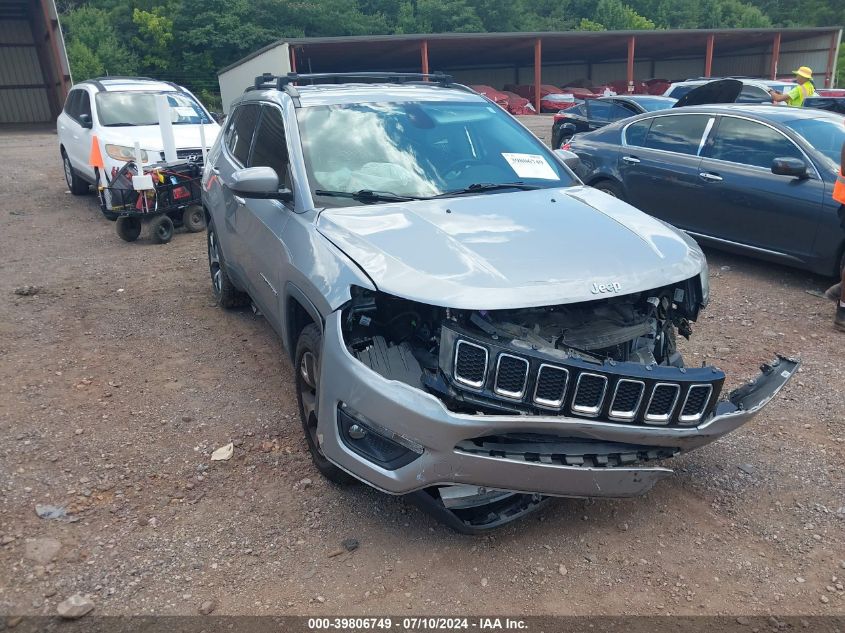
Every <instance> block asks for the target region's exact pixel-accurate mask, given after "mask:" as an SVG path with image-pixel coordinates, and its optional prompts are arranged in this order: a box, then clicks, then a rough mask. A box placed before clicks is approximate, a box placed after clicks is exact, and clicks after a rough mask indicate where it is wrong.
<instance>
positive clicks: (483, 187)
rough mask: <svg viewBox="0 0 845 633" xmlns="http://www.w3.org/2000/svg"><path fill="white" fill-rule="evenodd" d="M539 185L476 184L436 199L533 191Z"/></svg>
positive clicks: (510, 183)
mask: <svg viewBox="0 0 845 633" xmlns="http://www.w3.org/2000/svg"><path fill="white" fill-rule="evenodd" d="M539 188H540V187H538V186H537V185H527V184H525V183H524V182H476V183H473V184H471V185H469V186H468V187H464V188H463V189H455V190H453V191H446V192H445V193H441V194H440V195H437V196H434V197H435V198H449V197H451V196H460V195H462V194H465V193H481V192H483V191H495V190H496V189H521V190H523V191H531V190H533V189H539Z"/></svg>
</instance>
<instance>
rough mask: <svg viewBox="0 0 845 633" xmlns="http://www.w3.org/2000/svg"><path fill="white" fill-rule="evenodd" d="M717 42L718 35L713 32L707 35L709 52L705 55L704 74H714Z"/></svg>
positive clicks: (706, 75)
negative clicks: (714, 51) (714, 54)
mask: <svg viewBox="0 0 845 633" xmlns="http://www.w3.org/2000/svg"><path fill="white" fill-rule="evenodd" d="M715 43H716V36H715V35H714V34H713V33H711V34H710V35H708V36H707V53H706V56H705V57H704V76H705V77H710V76H712V75H713V46H714V45H715Z"/></svg>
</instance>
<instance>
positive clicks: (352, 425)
mask: <svg viewBox="0 0 845 633" xmlns="http://www.w3.org/2000/svg"><path fill="white" fill-rule="evenodd" d="M337 425H338V431H339V433H340V439H341V441H342V442H343V445H344V446H346V448H348V449H349V450H351V451H352V452H353V453H355V454H356V455H360V456H361V457H363V458H365V459H367V460H369V461H371V462H373V463H374V464H377V465H378V466H381V467H382V468H384V469H385V470H396V469H397V468H402V467H403V466H407V465H408V464H410V463H411V462H412V461H414V460H415V459H417V458H418V457H419V456H420V455H422V454H423V452H424V448H423V447H422V446H421V445H420V444H419V443H418V442H415V441H413V440H412V439H410V438H407V437H405V436H403V435H400V434H399V433H396V432H394V431H391V430H390V429H387V428H385V427H383V426H381V425H380V424H377V423H375V422H373V421H372V420H369V419H367V418H366V417H364V416H363V415H361V414H360V413H358V412H357V411H354V410H353V409H352V408H350V407H349V406H347V405H345V404H341V405H340V406H339V407H338V411H337Z"/></svg>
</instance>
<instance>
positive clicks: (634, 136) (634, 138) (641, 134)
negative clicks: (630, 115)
mask: <svg viewBox="0 0 845 633" xmlns="http://www.w3.org/2000/svg"><path fill="white" fill-rule="evenodd" d="M652 121H653V119H643V120H642V121H637V122H636V123H631V125H629V126H628V128H627V129H626V130H625V142H626V143H627V144H628V145H634V146H635V147H642V146H643V145H644V144H645V138H646V136H647V135H648V130H649V128H650V127H651V122H652Z"/></svg>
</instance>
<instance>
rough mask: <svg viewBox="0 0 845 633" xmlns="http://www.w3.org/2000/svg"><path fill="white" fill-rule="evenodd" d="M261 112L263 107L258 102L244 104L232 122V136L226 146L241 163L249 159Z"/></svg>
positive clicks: (244, 163) (245, 162) (243, 163)
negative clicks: (253, 134) (253, 135)
mask: <svg viewBox="0 0 845 633" xmlns="http://www.w3.org/2000/svg"><path fill="white" fill-rule="evenodd" d="M260 112H261V107H260V106H259V105H258V104H254V103H248V104H246V105H242V106H240V107H239V108H238V113H237V117H236V118H235V120H234V121H233V122H232V131H231V136H230V137H229V138H228V139H227V143H226V147H228V148H229V151H230V152H231V153H232V156H234V157H235V159H236V160H237V161H238V162H239V163H240V164H241V165H246V164H247V162H248V160H249V148H250V145H252V133H253V132H255V125H256V124H257V123H258V115H259V113H260Z"/></svg>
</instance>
